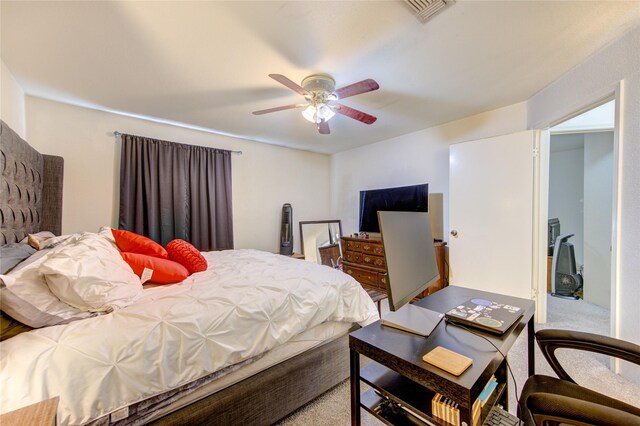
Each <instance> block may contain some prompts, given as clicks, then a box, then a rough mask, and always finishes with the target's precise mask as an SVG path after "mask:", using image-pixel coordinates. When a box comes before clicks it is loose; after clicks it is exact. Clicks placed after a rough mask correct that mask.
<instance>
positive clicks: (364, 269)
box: [342, 237, 447, 298]
mask: <svg viewBox="0 0 640 426" xmlns="http://www.w3.org/2000/svg"><path fill="white" fill-rule="evenodd" d="M446 244H447V243H445V242H441V243H434V247H435V250H436V263H437V264H438V271H439V272H440V280H439V281H438V283H436V284H433V285H431V286H430V287H429V288H427V289H426V290H425V291H423V292H422V293H421V294H419V295H418V296H417V297H416V298H422V297H425V296H428V295H429V294H432V293H434V292H436V291H438V290H440V289H441V288H443V287H445V286H446V285H447V280H446V273H445V262H444V259H445V253H444V249H445V245H446ZM342 270H343V271H344V272H345V273H347V274H349V275H351V276H352V277H353V278H355V279H356V281H358V282H359V283H360V284H362V286H363V287H364V288H365V289H372V290H376V291H381V292H384V293H386V292H387V282H386V273H387V266H386V264H385V260H384V246H383V245H382V241H380V240H371V239H364V238H353V237H342Z"/></svg>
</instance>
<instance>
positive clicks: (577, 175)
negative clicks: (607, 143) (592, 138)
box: [549, 134, 584, 267]
mask: <svg viewBox="0 0 640 426" xmlns="http://www.w3.org/2000/svg"><path fill="white" fill-rule="evenodd" d="M568 138H571V139H576V138H580V140H581V142H583V141H584V135H583V134H578V135H552V136H551V153H550V155H549V218H550V219H551V218H555V217H557V218H558V219H560V233H561V234H574V236H573V237H571V239H570V240H569V242H570V243H571V244H573V246H574V251H575V255H576V265H577V266H578V267H580V265H583V264H584V255H583V253H584V250H583V247H584V148H583V147H582V146H583V143H581V144H580V145H581V147H580V148H577V149H562V148H561V146H562V144H563V142H564V141H565V140H566V139H568Z"/></svg>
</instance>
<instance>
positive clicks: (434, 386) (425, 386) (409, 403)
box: [349, 287, 535, 426]
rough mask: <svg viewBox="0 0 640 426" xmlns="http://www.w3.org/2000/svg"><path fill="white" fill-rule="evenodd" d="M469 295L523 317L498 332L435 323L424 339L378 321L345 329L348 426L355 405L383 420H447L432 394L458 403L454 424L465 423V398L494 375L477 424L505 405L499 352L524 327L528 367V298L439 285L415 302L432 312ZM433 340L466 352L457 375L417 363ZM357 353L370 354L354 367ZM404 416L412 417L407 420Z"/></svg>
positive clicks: (468, 404)
mask: <svg viewBox="0 0 640 426" xmlns="http://www.w3.org/2000/svg"><path fill="white" fill-rule="evenodd" d="M473 297H477V298H484V299H487V300H495V301H498V302H500V303H507V304H511V305H514V306H520V307H522V308H523V309H524V314H523V317H522V318H521V320H520V321H519V323H518V324H517V325H516V326H514V327H512V328H511V329H509V330H508V331H507V332H506V333H505V334H503V335H501V336H495V335H488V334H487V336H483V335H482V334H481V333H470V332H469V331H467V330H465V329H460V328H457V327H446V324H445V323H440V324H439V325H438V327H436V329H435V330H434V331H433V332H432V333H431V334H430V335H429V337H428V338H423V337H420V336H416V335H412V334H410V333H404V332H402V331H400V330H396V329H393V328H389V327H385V326H383V325H381V324H380V322H375V323H372V324H369V325H368V326H366V327H363V328H361V329H359V330H356V331H353V332H352V333H351V334H350V335H349V349H350V351H351V353H350V372H351V422H352V425H353V426H358V425H360V420H361V419H360V412H361V409H365V410H366V411H368V412H370V413H371V414H373V415H374V416H375V417H376V418H378V419H380V420H381V421H383V422H384V423H385V424H392V425H404V424H427V425H435V426H447V425H448V423H447V422H446V421H444V420H442V419H439V418H436V417H435V416H434V415H432V411H431V401H432V399H433V397H434V395H435V394H436V393H440V394H442V395H444V396H445V397H446V398H448V399H449V400H451V401H455V402H456V403H458V404H459V406H458V409H459V410H460V421H461V423H462V422H466V423H467V425H471V423H472V414H473V413H472V411H473V403H474V401H475V400H476V399H477V398H478V396H479V395H480V394H481V392H482V389H483V388H484V387H485V386H486V383H487V382H488V381H489V380H490V378H491V376H492V375H493V376H495V378H496V379H497V381H498V386H497V388H496V390H495V391H494V393H493V395H492V396H491V397H490V398H489V400H488V401H487V403H486V404H485V406H484V407H482V410H481V412H480V416H479V417H480V418H479V419H477V420H479V423H480V424H481V422H482V421H484V420H485V419H486V418H487V416H488V414H489V411H490V409H491V407H492V406H493V405H494V404H496V403H499V404H501V405H502V406H505V407H506V406H508V400H507V399H508V392H507V385H506V384H507V382H508V371H507V361H506V359H504V358H503V357H502V356H501V353H507V352H508V351H509V349H510V348H511V346H512V345H513V343H514V342H515V341H516V339H517V338H518V335H519V334H520V333H521V332H522V331H523V330H525V328H526V330H527V337H528V349H529V351H528V360H529V372H530V374H532V373H533V372H534V371H533V365H534V363H533V348H534V339H533V337H534V333H533V332H534V330H533V312H534V309H535V306H534V304H533V302H532V301H530V300H525V299H519V298H514V297H510V296H504V295H499V294H494V293H488V292H482V291H479V290H470V289H465V288H463V287H446V288H444V289H443V290H441V291H438V292H437V293H435V294H433V295H431V296H429V297H427V298H424V299H422V300H420V301H419V302H417V304H418V306H422V307H425V308H428V309H431V310H434V311H436V312H446V311H447V310H448V309H450V308H451V306H456V305H459V304H460V303H461V301H464V300H468V299H469V298H473ZM486 340H489V341H490V343H492V344H493V345H494V346H495V348H493V349H495V350H493V349H491V348H490V347H489V342H486ZM438 346H442V347H445V348H447V349H450V350H453V351H455V352H458V353H461V354H463V355H465V356H468V357H470V358H472V359H473V364H472V365H471V366H470V367H469V368H468V369H467V370H466V371H465V372H464V373H463V374H461V375H460V376H454V375H451V374H448V373H446V372H444V371H443V370H440V369H438V368H436V367H434V366H431V365H429V364H427V363H425V362H424V361H423V359H422V356H423V355H424V354H425V353H429V352H430V351H431V350H433V349H434V348H436V347H438ZM361 356H365V357H367V358H369V359H370V360H371V362H369V363H367V365H364V366H362V368H360V367H361V366H360V357H361ZM362 383H366V384H368V385H369V386H370V387H371V389H370V390H369V391H367V392H365V393H364V394H361V392H360V386H361V384H362ZM392 403H393V404H392ZM386 405H389V407H386ZM398 406H400V408H398ZM382 408H385V409H384V410H383V409H382ZM405 412H408V413H409V414H405ZM412 415H413V416H415V418H411V416H412ZM417 420H420V421H417Z"/></svg>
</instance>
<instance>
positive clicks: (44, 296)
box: [0, 249, 96, 328]
mask: <svg viewBox="0 0 640 426" xmlns="http://www.w3.org/2000/svg"><path fill="white" fill-rule="evenodd" d="M52 251H53V250H52V249H44V250H40V251H37V252H36V253H35V254H33V255H31V257H29V258H28V259H27V260H25V261H23V262H22V263H19V264H18V266H16V267H15V268H13V269H12V270H11V272H9V273H8V274H7V275H0V309H2V310H3V311H4V312H6V313H7V314H9V316H11V317H13V318H14V319H16V320H18V321H20V322H21V323H23V324H26V325H28V326H30V327H33V328H40V327H47V326H50V325H56V324H64V323H67V322H71V321H75V320H79V319H83V318H88V317H90V316H93V315H96V314H91V313H90V312H86V311H81V310H79V309H77V308H74V307H73V306H70V305H68V304H66V303H64V302H61V301H60V299H58V298H57V297H56V296H55V295H54V294H53V293H51V290H49V287H48V286H47V282H46V281H45V279H44V276H43V275H42V274H41V273H40V265H41V264H42V262H44V261H45V260H46V259H47V258H48V257H49V255H51V254H52Z"/></svg>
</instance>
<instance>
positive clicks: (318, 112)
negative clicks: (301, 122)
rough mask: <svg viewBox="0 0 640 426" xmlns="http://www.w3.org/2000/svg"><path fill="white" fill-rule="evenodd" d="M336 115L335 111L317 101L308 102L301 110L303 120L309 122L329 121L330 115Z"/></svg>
mask: <svg viewBox="0 0 640 426" xmlns="http://www.w3.org/2000/svg"><path fill="white" fill-rule="evenodd" d="M334 115H336V113H335V112H333V110H332V109H331V108H330V107H329V106H328V105H326V104H323V103H319V104H317V105H312V104H310V105H309V106H308V107H306V108H305V109H304V111H302V116H303V117H304V118H305V120H307V121H309V122H311V123H316V124H318V123H320V122H321V121H329V120H330V119H331V117H333V116H334Z"/></svg>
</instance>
